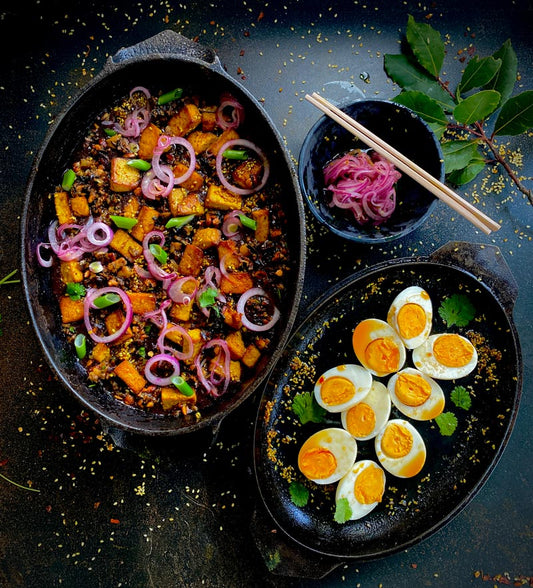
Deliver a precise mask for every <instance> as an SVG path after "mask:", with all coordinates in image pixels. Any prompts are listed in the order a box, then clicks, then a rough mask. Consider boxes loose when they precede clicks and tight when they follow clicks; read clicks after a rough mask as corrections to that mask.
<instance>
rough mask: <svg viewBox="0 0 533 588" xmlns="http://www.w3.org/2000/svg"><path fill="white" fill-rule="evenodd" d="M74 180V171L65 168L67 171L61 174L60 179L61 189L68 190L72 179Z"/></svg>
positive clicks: (72, 181)
mask: <svg viewBox="0 0 533 588" xmlns="http://www.w3.org/2000/svg"><path fill="white" fill-rule="evenodd" d="M75 180H76V173H75V172H74V170H73V169H70V168H69V169H67V171H66V172H65V173H64V174H63V179H62V180H61V187H62V188H63V190H70V189H71V188H72V186H73V185H74V181H75Z"/></svg>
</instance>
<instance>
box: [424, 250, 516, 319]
mask: <svg viewBox="0 0 533 588" xmlns="http://www.w3.org/2000/svg"><path fill="white" fill-rule="evenodd" d="M430 259H431V261H435V262H438V263H443V264H446V265H456V266H459V267H461V268H462V269H465V270H466V271H468V272H470V273H472V274H474V275H475V276H476V277H477V278H478V279H480V280H481V281H482V282H483V283H484V284H485V285H486V286H488V288H489V289H490V290H491V291H492V293H493V294H494V296H495V297H496V298H497V299H498V300H499V301H500V304H501V305H502V306H503V308H504V310H505V312H506V313H507V314H508V315H509V316H510V315H511V314H512V312H513V308H514V304H515V302H516V299H517V297H518V284H517V283H516V280H515V278H514V276H513V274H512V272H511V269H510V268H509V266H508V265H507V262H506V261H505V259H504V257H503V255H502V252H501V251H500V249H499V248H498V247H496V246H495V245H485V244H481V243H468V242H465V241H450V242H449V243H446V245H443V246H442V247H440V248H439V249H437V250H436V251H435V252H434V253H432V254H431V255H430Z"/></svg>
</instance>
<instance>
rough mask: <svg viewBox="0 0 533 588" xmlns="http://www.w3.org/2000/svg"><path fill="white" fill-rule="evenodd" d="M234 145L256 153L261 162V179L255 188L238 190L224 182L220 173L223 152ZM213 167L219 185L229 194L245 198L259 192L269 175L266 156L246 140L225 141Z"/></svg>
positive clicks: (226, 181) (224, 179)
mask: <svg viewBox="0 0 533 588" xmlns="http://www.w3.org/2000/svg"><path fill="white" fill-rule="evenodd" d="M235 145H240V146H241V147H246V148H247V149H250V150H251V151H254V152H255V153H257V155H258V156H259V159H260V160H261V163H262V164H263V177H262V178H261V181H260V182H259V184H257V186H255V187H254V188H238V187H237V186H233V185H232V184H230V183H229V182H228V180H226V178H225V177H224V173H223V172H222V160H223V155H224V151H226V149H230V148H231V147H234V146H235ZM215 165H216V170H217V175H218V179H219V180H220V183H221V184H222V185H223V186H224V188H226V189H227V190H229V191H230V192H233V193H234V194H239V195H240V196H247V195H248V194H253V193H254V192H258V191H259V190H261V188H262V187H263V186H264V185H265V184H266V182H267V180H268V176H269V173H270V165H269V163H268V159H267V158H266V155H265V154H264V153H263V151H262V150H261V149H260V148H259V147H258V146H257V145H255V144H254V143H252V142H251V141H247V140H246V139H232V140H231V141H227V142H226V143H224V145H222V147H221V148H220V149H219V150H218V153H217V157H216V161H215Z"/></svg>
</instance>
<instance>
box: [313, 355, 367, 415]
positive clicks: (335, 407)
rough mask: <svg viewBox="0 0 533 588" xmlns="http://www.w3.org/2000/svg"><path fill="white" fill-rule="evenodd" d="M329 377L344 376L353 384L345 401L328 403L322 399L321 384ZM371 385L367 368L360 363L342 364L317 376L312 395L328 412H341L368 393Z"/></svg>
mask: <svg viewBox="0 0 533 588" xmlns="http://www.w3.org/2000/svg"><path fill="white" fill-rule="evenodd" d="M331 377H339V378H345V379H346V380H348V381H350V382H351V383H352V384H353V386H354V391H353V395H352V396H351V397H350V398H349V399H348V400H346V402H343V403H342V404H328V403H327V402H326V401H325V400H324V398H323V396H322V386H323V384H324V382H325V381H326V380H328V379H329V378H331ZM371 386H372V374H371V373H370V372H369V371H368V370H366V369H365V368H363V367H361V366H360V365H356V364H344V365H339V366H335V367H333V368H331V369H329V370H327V371H326V372H324V373H323V374H322V375H321V376H320V378H318V380H317V382H316V384H315V388H314V395H315V398H316V401H317V402H318V404H319V405H320V406H321V407H322V408H325V409H326V410H327V411H329V412H342V411H343V410H347V409H348V408H350V407H351V406H353V405H354V404H357V403H358V402H360V401H361V400H363V399H364V398H365V397H366V396H367V394H368V393H369V391H370V387H371Z"/></svg>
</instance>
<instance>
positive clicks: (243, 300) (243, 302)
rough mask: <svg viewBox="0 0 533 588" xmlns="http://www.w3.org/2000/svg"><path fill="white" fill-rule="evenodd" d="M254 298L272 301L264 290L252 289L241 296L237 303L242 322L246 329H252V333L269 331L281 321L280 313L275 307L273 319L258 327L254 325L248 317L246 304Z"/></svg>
mask: <svg viewBox="0 0 533 588" xmlns="http://www.w3.org/2000/svg"><path fill="white" fill-rule="evenodd" d="M254 296H259V297H261V298H267V299H268V300H270V298H269V296H268V294H267V293H266V292H265V291H264V290H263V289H262V288H250V289H249V290H247V291H246V292H244V294H241V297H240V298H239V300H238V302H237V312H238V313H239V314H240V315H241V317H242V318H241V322H242V324H243V326H244V327H246V328H247V329H250V331H268V330H269V329H271V328H272V327H273V326H274V325H275V324H276V323H277V322H278V320H279V317H280V312H279V310H278V308H277V307H276V306H274V311H273V312H272V318H271V319H270V320H269V321H268V322H267V323H265V324H263V325H258V324H256V323H252V322H251V321H250V319H248V318H247V317H246V303H247V302H248V300H250V298H253V297H254Z"/></svg>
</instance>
